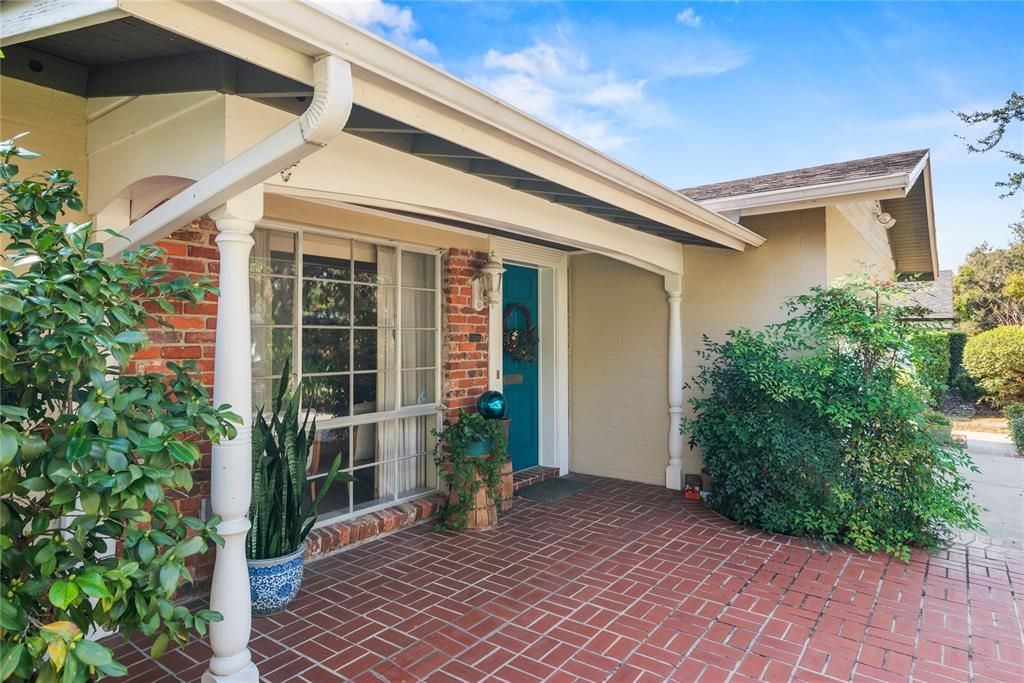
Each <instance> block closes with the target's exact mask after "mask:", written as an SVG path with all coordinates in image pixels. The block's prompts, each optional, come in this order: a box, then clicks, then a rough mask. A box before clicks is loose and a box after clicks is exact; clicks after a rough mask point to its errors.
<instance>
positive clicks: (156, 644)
mask: <svg viewBox="0 0 1024 683" xmlns="http://www.w3.org/2000/svg"><path fill="white" fill-rule="evenodd" d="M168 640H169V639H168V637H167V633H166V632H164V633H161V634H160V635H159V636H157V638H156V640H154V641H153V647H151V648H150V649H149V656H150V657H152V658H153V659H160V657H161V656H162V655H163V654H164V652H166V651H167V643H168Z"/></svg>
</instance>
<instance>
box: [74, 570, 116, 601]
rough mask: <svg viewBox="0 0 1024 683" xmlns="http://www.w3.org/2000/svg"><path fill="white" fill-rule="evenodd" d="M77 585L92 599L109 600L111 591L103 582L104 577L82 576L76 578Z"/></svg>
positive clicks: (91, 574)
mask: <svg viewBox="0 0 1024 683" xmlns="http://www.w3.org/2000/svg"><path fill="white" fill-rule="evenodd" d="M75 583H76V584H78V587H79V588H81V589H82V590H83V591H84V592H85V594H86V595H88V596H89V597H90V598H109V597H111V595H110V591H109V590H108V589H107V586H106V584H105V583H104V582H103V577H102V576H100V575H99V574H96V573H89V574H82V575H80V576H76V577H75Z"/></svg>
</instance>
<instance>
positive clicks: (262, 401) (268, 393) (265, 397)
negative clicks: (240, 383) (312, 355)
mask: <svg viewBox="0 0 1024 683" xmlns="http://www.w3.org/2000/svg"><path fill="white" fill-rule="evenodd" d="M294 382H295V375H292V376H291V377H289V378H288V383H289V384H293V383H294ZM280 386H281V380H280V379H279V378H277V379H271V378H264V379H254V380H253V381H252V413H253V415H259V414H260V411H261V410H262V411H263V414H264V415H265V416H266V418H267V421H268V422H269V421H270V416H271V413H272V412H273V410H274V398H275V397H276V396H277V391H278V388H279V387H280Z"/></svg>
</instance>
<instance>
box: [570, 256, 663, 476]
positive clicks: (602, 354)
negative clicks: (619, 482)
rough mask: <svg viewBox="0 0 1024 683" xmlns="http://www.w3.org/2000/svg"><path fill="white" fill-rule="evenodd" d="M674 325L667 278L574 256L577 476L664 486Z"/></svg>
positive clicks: (572, 295) (572, 330)
mask: <svg viewBox="0 0 1024 683" xmlns="http://www.w3.org/2000/svg"><path fill="white" fill-rule="evenodd" d="M667 320H668V304H667V303H666V298H665V288H664V279H663V278H662V277H661V276H659V275H656V274H654V273H651V272H649V271H645V270H641V269H639V268H636V267H633V266H630V265H627V264H624V263H621V262H619V261H615V260H613V259H609V258H606V257H603V256H598V255H595V254H580V255H574V256H572V257H570V259H569V430H570V431H569V438H570V453H571V454H572V455H571V461H570V469H571V470H572V471H573V472H579V473H583V474H594V475H601V476H607V477H615V478H618V479H629V480H633V481H641V482H646V483H649V484H660V485H664V483H665V465H666V463H667V462H668V455H667V453H668V451H667V445H666V443H667V442H666V434H667V430H668V412H667V411H668V403H667V398H666V395H667V390H668V387H667V386H666V377H667V375H668V361H667V353H668V351H667V337H668V330H667V329H666V325H667Z"/></svg>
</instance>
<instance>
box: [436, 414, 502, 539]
mask: <svg viewBox="0 0 1024 683" xmlns="http://www.w3.org/2000/svg"><path fill="white" fill-rule="evenodd" d="M433 434H434V436H435V437H436V438H437V442H436V443H435V445H434V462H435V464H436V465H437V467H438V471H439V472H440V473H441V476H442V477H443V478H444V480H445V482H446V483H447V484H448V487H449V490H450V491H455V492H456V495H457V496H458V500H456V501H454V502H453V501H452V500H451V498H449V501H448V505H447V507H445V509H444V513H443V514H442V526H444V527H446V528H448V529H451V530H452V531H463V530H464V529H465V528H466V524H467V522H468V517H469V511H470V510H472V509H473V506H474V505H475V502H476V494H477V491H479V490H480V486H481V485H483V486H486V487H487V495H488V496H490V499H491V500H492V501H493V502H494V503H495V505H499V504H500V503H501V469H502V467H504V465H505V464H506V463H507V462H508V457H509V456H508V437H507V436H506V435H505V428H504V426H503V425H502V421H501V420H488V419H486V418H485V417H484V416H483V415H481V414H480V413H469V412H466V411H465V410H460V411H459V419H458V420H457V421H455V422H453V423H452V424H449V425H447V426H446V427H445V429H444V430H443V431H438V430H436V429H435V430H433ZM481 441H490V443H491V448H490V454H489V456H488V457H480V456H475V455H467V454H466V450H467V447H468V446H469V445H471V444H476V443H479V442H481ZM499 509H500V505H499Z"/></svg>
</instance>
